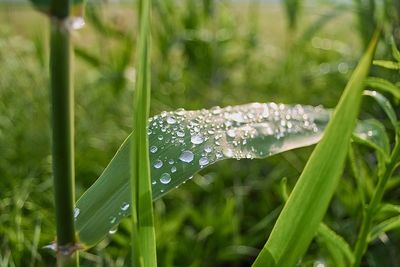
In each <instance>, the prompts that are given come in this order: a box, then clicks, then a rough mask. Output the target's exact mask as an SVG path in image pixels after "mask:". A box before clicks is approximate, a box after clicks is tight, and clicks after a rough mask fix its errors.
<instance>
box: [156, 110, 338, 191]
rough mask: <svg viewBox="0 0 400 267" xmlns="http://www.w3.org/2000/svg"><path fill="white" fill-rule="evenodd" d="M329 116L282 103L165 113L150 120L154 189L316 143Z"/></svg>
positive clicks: (327, 113)
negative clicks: (224, 164) (223, 163)
mask: <svg viewBox="0 0 400 267" xmlns="http://www.w3.org/2000/svg"><path fill="white" fill-rule="evenodd" d="M329 116H330V113H329V112H328V111H327V110H325V109H323V108H322V107H312V106H302V105H293V106H291V105H284V104H276V103H251V104H247V105H241V106H234V107H231V106H228V107H225V108H221V107H218V106H217V107H213V108H211V109H209V110H206V109H202V110H198V111H186V110H184V109H178V110H176V111H172V112H167V111H164V112H162V113H161V114H160V115H157V116H155V117H153V118H151V119H150V120H149V127H148V135H149V140H150V143H151V144H152V145H151V147H150V148H149V150H150V159H151V161H152V162H151V166H152V169H151V171H152V177H153V181H152V185H153V186H154V185H157V184H161V185H163V186H167V185H170V186H169V187H171V188H172V187H173V186H176V185H179V184H180V183H181V182H182V179H184V180H186V179H188V178H189V177H191V176H192V175H193V174H194V173H195V172H196V171H198V170H199V169H200V168H203V167H205V166H207V165H210V164H212V163H213V162H215V161H218V160H221V159H224V158H236V159H242V158H248V159H252V158H262V157H266V156H268V155H271V154H275V153H278V152H280V151H283V150H285V149H289V148H295V147H299V146H304V144H307V143H310V144H311V143H314V142H315V140H311V139H315V138H319V137H320V135H319V133H322V130H323V128H324V127H325V125H326V124H327V122H328V120H329ZM190 170H192V171H190ZM182 175H186V176H187V177H184V178H182V177H181V176H182ZM178 177H179V181H180V182H179V181H177V182H176V183H175V182H174V178H178ZM169 187H168V188H169ZM159 190H160V191H161V192H165V190H166V188H165V189H164V188H162V189H159Z"/></svg>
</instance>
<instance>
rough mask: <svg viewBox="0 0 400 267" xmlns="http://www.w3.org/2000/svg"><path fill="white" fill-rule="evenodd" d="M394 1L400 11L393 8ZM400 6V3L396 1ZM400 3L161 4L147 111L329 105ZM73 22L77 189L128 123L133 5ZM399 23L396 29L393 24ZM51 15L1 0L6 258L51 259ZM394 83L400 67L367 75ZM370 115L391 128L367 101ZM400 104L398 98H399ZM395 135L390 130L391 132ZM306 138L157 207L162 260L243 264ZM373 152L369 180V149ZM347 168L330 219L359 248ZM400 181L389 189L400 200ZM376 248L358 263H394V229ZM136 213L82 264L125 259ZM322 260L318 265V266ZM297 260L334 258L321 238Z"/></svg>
mask: <svg viewBox="0 0 400 267" xmlns="http://www.w3.org/2000/svg"><path fill="white" fill-rule="evenodd" d="M396 5H397V6H396ZM396 8H397V9H396ZM399 13H400V9H399V3H398V1H396V0H394V1H390V0H387V1H380V0H378V1H373V0H368V1H362V0H354V1H350V0H348V1H327V0H325V1H322V0H321V1H311V0H309V1H296V0H286V1H228V0H219V1H213V0H202V1H200V0H185V1H183V0H181V1H177V0H176V1H174V0H154V1H153V10H152V20H153V22H152V23H153V24H152V38H153V39H152V99H151V114H152V115H154V114H157V113H160V112H161V111H163V110H175V109H177V108H181V107H183V108H185V109H201V108H210V107H212V106H216V105H219V106H226V105H237V104H243V103H248V102H282V103H299V104H310V105H323V106H325V107H328V108H332V107H334V106H335V105H336V103H337V101H338V98H339V96H340V94H341V92H342V90H343V88H344V86H345V84H346V81H347V78H348V77H349V75H350V73H351V71H352V69H353V67H354V66H355V64H356V62H357V60H358V58H359V56H360V55H361V54H362V52H363V49H364V47H365V45H366V43H367V41H368V40H369V37H370V35H371V34H372V31H373V29H374V26H375V25H376V21H377V19H378V18H379V17H380V16H383V17H385V18H386V23H387V24H390V25H392V27H393V28H392V29H393V30H389V32H388V31H386V34H385V35H384V36H383V37H382V42H381V44H380V46H379V47H378V52H377V57H378V58H384V59H390V58H391V56H390V47H389V46H388V42H387V40H388V39H389V37H390V35H391V33H394V37H395V39H396V40H400V34H399V28H398V25H399V19H398V14H399ZM85 20H86V26H85V27H84V28H83V29H81V30H79V31H75V32H74V35H73V39H74V44H75V68H74V73H75V76H74V77H75V99H76V106H75V120H76V121H75V126H76V193H77V197H79V196H80V195H81V194H82V193H83V192H84V191H85V190H86V189H87V188H88V187H89V186H90V185H91V184H92V183H93V182H94V181H95V180H96V178H97V177H98V176H99V174H100V173H101V172H102V170H103V169H104V167H105V166H106V165H107V163H108V161H109V160H110V159H111V158H112V156H113V154H114V153H115V152H116V150H117V149H118V147H119V145H120V144H121V143H122V141H123V140H124V139H125V137H126V136H127V134H128V133H129V131H130V129H131V114H130V112H131V108H130V106H131V102H132V100H131V99H132V95H133V94H132V93H133V88H134V81H135V67H134V62H135V45H136V41H135V38H136V37H135V36H136V31H137V29H136V24H137V21H136V10H135V5H134V3H133V2H132V3H131V2H123V3H116V2H113V1H100V0H98V1H91V2H89V3H88V5H87V8H86V14H85ZM396 27H397V28H396ZM48 32H49V23H48V21H47V18H46V17H45V16H44V15H42V14H40V13H38V12H36V11H35V10H34V9H33V8H32V7H31V6H30V5H29V4H28V3H27V2H23V1H18V2H0V155H1V156H0V266H54V264H55V261H54V256H53V254H52V252H51V251H49V250H46V249H45V248H43V247H44V246H46V245H48V244H49V243H50V242H51V241H53V239H54V236H55V226H54V215H53V204H52V188H51V187H52V179H51V154H50V141H49V140H50V137H49V133H50V125H49V95H48V91H49V90H48V78H49V77H48V76H49V75H48V38H49V36H48V35H49V34H48ZM372 72H373V73H375V75H378V74H379V75H380V76H381V77H385V78H387V79H389V80H392V81H393V82H398V81H399V79H398V72H382V71H380V70H379V69H377V68H374V69H373V70H372ZM365 102H366V103H365V105H364V108H363V112H362V116H364V117H370V116H373V117H375V118H377V119H380V120H382V121H383V122H384V123H386V121H385V119H384V116H383V115H382V113H381V112H380V111H379V108H378V107H377V106H376V105H375V104H374V103H373V102H372V101H370V100H366V101H365ZM393 104H394V105H395V108H396V110H399V108H398V107H399V106H398V103H393ZM389 131H390V128H389ZM311 151H312V147H311V148H310V147H309V148H303V149H298V150H295V151H289V152H286V153H283V154H281V155H277V156H273V157H270V158H268V159H265V160H241V161H236V160H227V161H224V162H220V163H217V164H215V165H213V166H211V167H208V168H207V169H205V170H203V171H202V172H201V173H200V174H198V175H196V176H195V177H194V179H193V180H192V181H190V182H188V183H186V184H185V185H183V186H181V187H180V188H178V189H176V190H174V191H173V192H172V193H170V194H169V195H167V196H165V197H163V198H162V199H160V200H157V201H156V202H155V216H156V233H157V245H158V258H159V266H204V267H206V266H249V265H251V263H252V262H253V261H254V259H255V257H256V255H257V254H258V251H259V249H260V248H261V247H262V246H263V244H264V243H265V241H266V240H267V237H268V234H269V232H270V230H271V229H272V227H273V224H274V221H275V219H276V218H277V215H278V214H279V211H280V209H281V207H282V204H283V199H282V196H281V193H280V192H281V191H280V190H281V189H280V188H281V187H280V181H281V179H282V178H283V177H287V180H288V186H289V188H292V187H293V185H294V183H295V182H296V180H297V178H298V176H299V175H300V173H301V171H302V169H303V167H304V165H305V162H306V161H307V159H308V156H309V155H310V152H311ZM371 155H372V154H371V152H370V151H368V150H365V149H361V150H360V157H361V158H364V159H366V160H367V161H366V166H365V170H366V172H367V173H368V172H370V173H371V174H370V175H371V176H373V171H374V166H373V164H374V158H373V156H371ZM355 191H356V188H355V187H354V184H353V181H352V180H351V173H350V171H349V170H346V171H345V174H344V177H343V179H342V180H341V183H340V186H339V188H338V190H337V193H336V195H335V197H334V199H333V201H332V204H331V207H330V209H329V211H328V214H327V215H326V219H325V222H326V223H327V224H329V225H330V226H331V227H332V228H333V229H334V230H336V231H337V232H338V233H340V234H342V235H343V236H344V237H345V239H346V240H347V241H348V242H349V243H350V244H354V241H355V239H356V233H357V229H358V224H359V219H360V210H359V203H358V200H357V199H355V198H354V197H353V196H354V194H355V193H354V192H355ZM399 196H400V190H399V189H393V190H391V191H390V194H389V198H393V202H395V203H396V202H397V203H399V202H400V198H399ZM388 240H389V241H387V240H386V241H383V240H378V241H376V242H374V243H373V244H372V245H371V246H370V250H369V251H368V253H367V255H366V257H365V260H364V266H398V265H396V264H398V263H399V262H400V255H399V253H398V252H399V247H400V232H399V231H397V232H393V233H392V234H390V236H388ZM129 253H130V249H129V222H128V221H123V222H122V224H121V226H120V227H119V231H118V232H117V233H116V234H113V235H110V237H109V238H107V239H106V240H104V241H103V242H102V243H100V244H99V245H98V246H96V247H95V248H93V249H91V250H89V251H86V252H83V253H81V257H82V258H81V264H82V266H128V264H129V260H130V255H129ZM318 264H323V265H318ZM299 265H300V266H319V267H321V266H333V265H332V262H331V260H330V254H329V248H327V247H326V246H325V245H324V244H323V243H322V242H320V241H319V240H318V239H316V240H315V241H313V243H312V244H311V246H310V248H309V251H308V253H307V256H306V257H305V258H304V259H303V261H302V262H301V263H299Z"/></svg>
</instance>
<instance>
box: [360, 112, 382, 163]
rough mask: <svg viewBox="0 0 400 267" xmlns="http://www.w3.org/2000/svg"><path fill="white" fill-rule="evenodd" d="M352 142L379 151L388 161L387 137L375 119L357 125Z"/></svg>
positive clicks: (380, 124)
mask: <svg viewBox="0 0 400 267" xmlns="http://www.w3.org/2000/svg"><path fill="white" fill-rule="evenodd" d="M353 141H355V142H357V143H360V144H363V145H367V146H369V147H371V148H373V149H375V150H377V151H379V153H381V155H382V156H383V158H384V159H388V158H389V156H390V144H389V137H388V136H387V133H386V131H385V127H384V126H383V125H382V123H380V122H379V121H377V120H375V119H368V120H364V121H363V122H362V123H359V124H358V125H357V127H356V130H355V131H354V134H353Z"/></svg>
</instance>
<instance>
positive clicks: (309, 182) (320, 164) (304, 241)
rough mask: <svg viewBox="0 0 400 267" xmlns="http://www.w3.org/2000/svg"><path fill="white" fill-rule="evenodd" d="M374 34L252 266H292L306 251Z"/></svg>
mask: <svg viewBox="0 0 400 267" xmlns="http://www.w3.org/2000/svg"><path fill="white" fill-rule="evenodd" d="M376 43H377V36H375V37H374V38H373V40H372V42H371V44H370V46H369V48H368V50H367V51H366V53H365V54H364V56H363V57H362V59H361V60H360V62H359V64H358V66H357V68H356V69H355V71H354V73H353V75H352V77H351V79H350V81H349V82H348V84H347V86H346V88H345V90H344V92H343V95H342V97H341V99H340V101H339V103H338V105H337V108H336V109H335V112H334V114H333V117H332V120H331V121H330V122H329V124H328V126H327V129H326V130H325V133H324V136H323V138H322V139H321V141H320V142H319V144H318V145H317V147H316V148H315V149H314V151H313V153H312V155H311V157H310V159H309V160H308V162H307V165H306V167H305V168H304V171H303V173H302V175H301V176H300V178H299V180H298V182H297V183H296V186H295V188H294V189H293V192H292V193H291V195H290V197H289V199H288V201H287V202H286V204H285V207H284V208H283V210H282V212H281V214H280V216H279V218H278V220H277V222H276V224H275V226H274V228H273V230H272V232H271V235H270V237H269V239H268V241H267V243H266V245H265V246H264V248H263V249H262V251H261V253H260V254H259V255H258V257H257V259H256V261H255V262H254V264H253V266H256V267H258V266H265V265H264V264H263V260H264V258H266V257H270V255H272V256H273V258H274V260H275V262H276V266H295V265H296V263H297V262H298V261H299V259H300V258H301V257H302V255H303V254H304V253H305V251H306V250H307V248H308V246H309V244H310V242H311V240H312V239H313V237H314V235H315V233H316V230H317V229H318V225H319V224H320V222H321V221H322V218H323V216H324V214H325V212H326V209H327V208H328V205H329V202H330V200H331V198H332V196H333V193H334V192H335V189H336V186H337V184H338V180H339V178H340V176H341V173H342V171H343V166H344V162H345V159H346V154H347V150H348V147H349V143H350V138H351V134H352V131H353V128H354V126H355V124H356V119H357V115H358V111H359V107H360V103H361V98H362V90H363V84H364V79H365V78H366V76H367V74H368V71H369V68H370V65H371V61H372V57H373V55H374V51H375V46H376Z"/></svg>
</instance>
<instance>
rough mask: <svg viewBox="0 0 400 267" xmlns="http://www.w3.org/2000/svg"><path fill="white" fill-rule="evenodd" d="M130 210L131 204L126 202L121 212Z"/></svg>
mask: <svg viewBox="0 0 400 267" xmlns="http://www.w3.org/2000/svg"><path fill="white" fill-rule="evenodd" d="M128 209H129V203H128V202H124V203H122V205H121V210H122V211H127V210H128Z"/></svg>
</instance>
